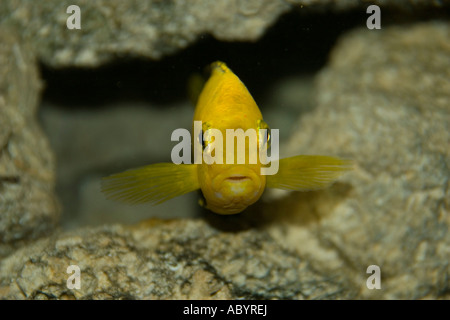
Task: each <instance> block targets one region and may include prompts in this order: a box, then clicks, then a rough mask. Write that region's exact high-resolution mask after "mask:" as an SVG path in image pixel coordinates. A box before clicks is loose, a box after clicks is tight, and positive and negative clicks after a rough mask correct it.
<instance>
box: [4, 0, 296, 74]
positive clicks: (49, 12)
mask: <svg viewBox="0 0 450 320" xmlns="http://www.w3.org/2000/svg"><path fill="white" fill-rule="evenodd" d="M72 4H74V3H73V1H70V0H64V1H45V2H40V3H38V2H30V1H22V0H5V1H2V2H1V3H0V21H2V23H1V25H12V26H14V27H16V28H18V29H20V30H22V34H23V35H24V37H26V38H29V39H30V40H31V42H32V43H33V44H34V48H35V50H36V51H37V53H38V55H39V57H41V59H42V60H43V61H44V62H45V63H46V64H48V65H52V66H55V67H62V66H69V65H72V66H73V65H76V66H95V65H99V64H101V63H104V62H107V61H110V60H111V59H112V58H115V57H117V56H120V55H123V54H128V55H133V56H137V55H139V56H146V57H150V58H153V59H158V58H161V57H162V56H165V55H168V54H172V53H174V52H176V51H178V50H180V49H182V48H185V47H186V46H187V45H189V44H190V43H192V42H194V41H195V40H196V39H197V38H198V37H199V36H200V35H201V34H205V33H209V34H212V35H213V36H215V37H216V38H217V39H220V40H256V39H258V38H259V37H260V36H261V35H262V34H263V33H264V31H265V29H266V28H267V27H268V26H270V25H271V24H272V23H273V22H274V21H275V20H276V19H277V17H278V16H279V15H280V14H282V13H283V12H286V11H287V10H288V9H289V8H290V5H289V4H287V3H285V2H284V1H272V0H256V1H255V0H252V1H241V0H239V1H229V0H217V1H183V0H172V1H159V0H153V1H140V0H133V1H110V0H102V1H88V0H82V1H77V5H78V6H79V7H80V9H81V30H68V29H67V26H66V20H67V18H68V17H69V16H70V14H67V13H66V10H67V7H68V6H69V5H72ZM1 13H3V14H1Z"/></svg>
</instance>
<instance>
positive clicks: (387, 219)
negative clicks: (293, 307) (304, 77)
mask: <svg viewBox="0 0 450 320" xmlns="http://www.w3.org/2000/svg"><path fill="white" fill-rule="evenodd" d="M449 39H450V25H449V24H448V23H442V22H441V23H438V22H432V23H426V24H425V23H424V24H416V25H414V26H409V27H408V28H405V27H390V28H385V29H382V31H379V32H378V31H377V32H368V31H367V29H360V30H356V31H353V32H350V33H349V34H347V35H345V36H343V37H342V38H341V39H340V41H339V42H338V45H337V46H336V48H335V49H334V50H333V52H332V54H331V61H330V64H329V66H327V68H325V69H324V70H323V71H322V72H321V74H320V75H319V77H318V85H317V88H316V89H317V90H316V96H317V106H316V108H315V109H314V110H313V111H312V112H310V113H307V114H304V115H303V116H302V118H301V119H300V121H299V122H298V128H299V130H298V132H297V134H295V135H294V136H293V137H292V139H291V141H290V143H289V145H288V150H289V151H288V153H289V154H331V155H333V154H335V155H341V156H344V157H347V158H350V159H353V160H355V162H356V167H355V170H354V172H353V173H351V174H348V175H346V176H345V177H344V178H343V179H342V180H341V182H340V183H338V184H336V185H335V186H334V187H333V188H331V189H329V190H325V191H321V192H314V193H311V194H295V193H293V194H290V195H287V196H286V195H285V196H284V197H283V196H281V198H280V200H279V204H278V206H276V204H275V203H271V204H270V205H269V206H267V207H266V210H267V211H268V212H267V213H266V214H267V215H269V214H271V212H273V211H276V212H279V213H280V214H281V217H280V219H282V220H285V221H286V223H287V224H288V225H289V227H286V229H285V232H283V233H281V232H280V230H279V227H278V226H274V227H272V233H271V234H272V235H273V236H274V238H276V239H279V240H280V241H281V242H282V243H284V244H285V245H286V247H287V248H290V249H293V250H297V251H298V252H299V253H301V254H303V255H306V254H308V255H309V256H310V257H311V259H312V260H313V261H316V262H317V263H319V265H321V266H323V267H324V268H325V267H330V266H333V267H334V268H339V269H340V270H342V272H344V273H347V274H348V275H349V278H351V279H353V281H355V285H359V286H360V288H361V291H360V295H359V297H362V298H380V297H382V298H389V299H418V298H433V299H434V298H442V299H445V298H446V299H448V298H449V297H450V296H449V294H450V290H449V280H448V279H449V272H450V269H449V262H448V261H449V257H450V237H449V235H448V227H449V224H450V216H449V199H450V191H449V180H448V179H449V176H450V171H449V168H450V149H449V145H450V143H449V142H450V133H449V130H448V128H450V111H449V110H450V109H449V106H450V82H449V79H450V59H449V57H450V43H449V41H448V40H449ZM300 217H301V218H300ZM299 243H302V244H303V245H301V246H300V245H299ZM372 264H374V265H378V266H380V268H381V275H382V290H368V289H367V288H366V286H365V278H366V277H367V276H368V275H366V274H365V271H366V268H367V267H368V266H369V265H372ZM319 268H320V269H321V268H322V267H319ZM351 274H353V277H352V276H350V275H351Z"/></svg>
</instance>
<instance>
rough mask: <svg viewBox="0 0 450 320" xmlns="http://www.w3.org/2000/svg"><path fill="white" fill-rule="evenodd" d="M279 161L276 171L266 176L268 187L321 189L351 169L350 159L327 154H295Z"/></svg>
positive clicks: (303, 189)
mask: <svg viewBox="0 0 450 320" xmlns="http://www.w3.org/2000/svg"><path fill="white" fill-rule="evenodd" d="M279 161H280V163H279V169H278V172H277V173H276V174H274V175H268V176H267V177H266V179H267V182H266V186H267V187H269V188H278V189H284V190H295V191H309V190H318V189H323V188H326V187H328V186H330V185H331V184H332V183H333V182H334V181H335V180H336V179H337V178H339V177H340V176H341V175H342V174H344V173H345V172H346V171H349V170H351V169H352V161H350V160H344V159H340V158H334V157H328V156H295V157H290V158H284V159H281V160H279Z"/></svg>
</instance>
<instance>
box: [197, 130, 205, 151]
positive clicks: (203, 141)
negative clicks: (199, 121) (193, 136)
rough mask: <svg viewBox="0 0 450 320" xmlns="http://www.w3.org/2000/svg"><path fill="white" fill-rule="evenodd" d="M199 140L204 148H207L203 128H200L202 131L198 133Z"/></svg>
mask: <svg viewBox="0 0 450 320" xmlns="http://www.w3.org/2000/svg"><path fill="white" fill-rule="evenodd" d="M198 142H200V143H201V145H202V149H203V150H205V148H206V142H205V140H204V139H203V130H200V133H199V134H198Z"/></svg>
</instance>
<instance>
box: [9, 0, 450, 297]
mask: <svg viewBox="0 0 450 320" xmlns="http://www.w3.org/2000/svg"><path fill="white" fill-rule="evenodd" d="M163 3H168V4H164V5H163ZM182 3H183V2H182V1H171V2H159V1H149V2H147V3H146V4H145V5H144V4H142V3H141V2H139V3H138V2H137V1H136V2H127V3H126V4H125V3H122V2H121V3H120V4H119V3H118V2H117V3H116V2H112V1H108V2H101V1H99V2H95V4H93V3H92V4H91V3H90V2H87V1H86V2H82V1H81V2H80V6H81V7H82V8H84V9H83V10H84V12H85V13H87V17H85V16H83V17H85V18H83V19H84V21H85V23H86V24H83V29H82V30H81V31H71V32H70V33H69V32H68V30H67V29H65V20H66V18H67V14H66V13H65V9H66V6H67V4H68V2H64V1H63V2H58V3H57V4H55V3H53V2H52V1H48V2H45V4H42V6H40V5H39V6H38V5H37V4H35V3H34V2H28V1H19V0H17V1H14V0H6V1H2V2H1V3H0V18H1V19H0V21H1V22H0V25H1V27H2V28H1V30H2V31H1V32H0V40H1V41H0V43H1V45H0V75H1V76H0V213H1V215H0V239H1V242H0V257H1V260H0V297H1V298H6V299H58V298H59V299H73V298H75V299H92V298H95V299H127V298H134V299H177V298H178V299H179V298H187V299H226V298H228V299H238V298H247V299H272V298H274V299H352V298H368V299H373V298H383V299H419V298H429V299H450V289H449V288H450V285H449V280H448V279H449V273H450V270H449V263H448V257H449V256H450V237H449V236H448V226H449V224H450V217H449V214H448V211H449V203H448V199H450V194H449V188H448V178H449V176H450V172H449V167H450V160H449V159H450V150H449V148H448V145H449V142H450V135H449V131H448V128H449V127H450V114H449V107H448V106H449V105H450V83H449V81H448V79H450V73H449V72H450V71H449V70H450V59H449V58H448V57H449V56H450V46H449V42H448V39H449V38H450V25H449V23H448V22H439V21H437V20H436V21H431V22H428V23H412V24H409V25H398V26H395V25H393V26H390V27H383V29H382V30H373V31H369V30H367V29H365V28H364V29H358V30H354V31H351V32H348V33H346V34H344V35H343V36H342V37H341V38H340V40H339V41H338V43H337V44H336V46H335V48H334V50H333V51H332V53H331V55H330V61H329V63H328V64H327V65H326V66H325V67H324V69H323V70H322V71H321V72H320V73H319V74H318V75H317V77H316V83H315V86H314V88H315V90H314V92H315V93H314V95H315V100H314V101H309V98H310V97H311V96H310V95H309V94H308V92H309V91H310V90H309V89H308V88H311V83H309V82H308V80H306V83H305V81H304V80H305V78H304V75H302V76H299V77H298V78H291V80H290V79H288V80H286V79H284V81H287V82H286V84H283V85H282V87H283V89H282V90H279V91H277V92H278V94H279V96H275V97H273V99H272V100H270V98H269V105H271V106H273V109H274V110H275V109H276V108H275V107H276V106H277V103H276V101H278V99H281V100H283V101H282V103H281V105H282V104H283V103H284V104H285V108H287V109H289V110H290V111H289V115H287V114H284V115H282V116H281V117H279V118H278V120H275V121H274V123H275V126H280V127H282V125H281V124H282V123H285V122H288V125H289V126H290V127H291V128H292V129H293V132H294V134H293V136H292V137H291V138H290V140H289V142H288V143H287V144H285V145H284V146H282V148H281V150H285V151H284V152H283V153H284V154H285V155H293V154H326V155H339V156H343V157H347V158H350V159H353V160H355V162H356V166H355V170H354V172H352V173H349V174H347V175H345V176H344V177H343V178H342V179H341V180H340V181H339V182H338V183H336V184H335V185H334V186H333V187H332V188H330V189H327V190H324V191H317V192H309V193H285V192H278V191H271V192H268V193H267V195H266V197H265V198H264V199H263V200H262V201H260V202H259V203H258V205H256V206H254V207H252V208H251V209H250V210H248V211H247V212H245V213H243V214H241V215H238V216H231V217H222V216H218V215H214V214H212V213H208V214H205V213H201V212H199V211H198V209H192V206H188V205H187V203H190V202H192V201H186V202H182V205H181V206H179V207H170V206H169V207H165V208H162V207H156V209H154V210H155V211H154V212H152V214H155V215H157V214H158V211H160V212H159V214H161V216H164V215H165V214H166V213H167V212H171V213H174V212H175V213H177V211H180V212H181V211H182V212H181V214H186V215H187V216H188V215H189V214H190V213H189V212H190V210H192V212H191V213H192V214H193V215H196V216H198V215H200V216H201V219H194V218H189V219H177V220H173V221H161V220H155V219H153V220H148V221H144V222H142V223H140V224H137V225H134V226H126V225H125V224H126V222H128V223H129V222H130V221H132V219H129V220H127V221H126V220H124V221H123V222H124V224H123V225H108V224H105V225H103V226H98V227H85V228H77V229H75V230H72V231H57V232H55V231H56V230H57V226H58V224H57V221H58V216H59V214H58V212H59V210H58V205H57V201H56V200H55V195H54V190H53V189H54V181H55V176H54V175H55V166H54V157H53V155H52V151H51V150H50V148H49V144H48V142H47V139H46V137H45V136H44V135H43V134H42V132H41V130H40V128H39V125H38V123H37V121H36V118H35V113H36V106H37V105H38V100H39V94H40V90H41V81H40V80H39V77H38V72H37V67H36V59H41V60H42V61H44V63H46V64H48V65H52V66H55V67H63V66H97V65H99V64H101V63H104V62H106V61H110V60H111V59H114V58H117V57H118V56H121V55H122V54H127V55H139V56H145V57H151V58H159V57H161V56H163V55H166V54H170V53H173V52H175V51H176V50H180V49H181V48H183V47H185V46H187V45H188V44H189V43H191V42H192V41H194V40H195V39H196V38H197V37H198V36H199V35H201V34H202V33H210V34H213V35H214V36H215V37H217V38H218V39H226V40H255V39H257V38H258V37H259V36H261V34H263V32H264V30H265V29H266V28H267V27H268V26H269V25H270V24H271V23H272V22H273V21H275V20H276V18H277V17H278V16H279V15H280V14H281V13H282V12H285V11H286V10H289V8H290V6H292V5H295V6H298V7H300V6H301V5H302V4H303V5H311V6H312V5H313V4H314V5H315V6H316V8H317V6H320V5H323V6H324V8H327V6H332V7H335V8H337V9H343V8H349V7H352V6H355V5H356V4H355V3H356V1H345V2H339V3H340V5H339V7H338V6H334V5H332V4H331V2H330V1H267V2H265V1H248V2H245V4H244V2H240V1H235V2H227V9H226V10H225V9H224V7H223V6H224V5H225V1H217V2H214V3H215V6H214V7H208V8H210V10H209V11H208V10H207V11H203V12H202V11H201V10H200V7H201V6H203V7H202V10H204V9H205V8H204V6H205V5H204V4H202V2H199V3H198V6H199V7H196V6H195V5H193V6H190V7H189V8H188V7H186V6H184V5H183V4H182ZM208 3H209V2H208ZM380 3H382V2H381V1H380ZM402 3H409V1H404V2H402ZM414 3H422V2H417V1H415V2H414ZM146 5H148V6H149V7H148V8H151V10H150V9H146V8H145V6H146ZM243 6H244V7H243ZM347 6H348V7H347ZM86 8H87V9H86ZM178 10H179V11H178ZM233 10H234V11H233ZM239 10H240V11H239ZM242 10H243V11H242ZM136 11H138V12H136ZM238 11H239V13H237V12H238ZM205 12H208V14H206V13H205ZM181 13H183V14H181ZM100 17H101V18H100ZM186 19H187V20H186ZM209 19H211V20H209ZM131 21H132V22H133V23H131ZM180 21H181V22H180ZM208 21H209V22H208ZM211 21H215V22H214V23H213V22H211ZM230 26H232V27H230ZM5 28H8V29H7V31H5ZM89 30H90V31H89ZM252 58H253V57H252ZM290 76H292V75H290ZM289 92H291V93H289ZM283 97H285V98H283ZM297 100H301V101H298V104H299V107H298V110H297V111H298V114H299V115H300V118H299V120H298V121H297V122H295V123H294V122H293V121H292V118H293V117H292V114H294V113H295V109H296V107H295V104H296V101H297ZM305 101H307V102H305ZM305 103H306V106H305ZM300 104H302V105H301V106H300ZM176 107H177V108H178V107H180V106H176ZM182 108H184V105H183V107H180V108H179V110H183V111H178V113H177V116H179V117H180V118H179V119H173V122H172V123H171V125H176V126H180V127H185V125H181V122H182V121H184V120H182V119H181V115H182V114H183V113H186V114H187V113H189V110H188V109H182ZM282 109H283V108H281V107H280V108H279V109H276V110H277V111H279V112H281V110H282ZM287 109H286V110H287ZM49 110H50V111H49V113H47V117H45V121H46V122H44V123H46V124H47V125H49V126H50V127H53V128H54V129H55V130H54V132H57V134H58V135H59V137H54V136H53V137H52V138H51V141H52V144H53V145H55V146H56V149H57V151H58V155H59V156H60V159H61V160H63V161H65V163H66V164H65V165H63V166H61V167H60V169H59V170H61V171H58V174H63V177H65V178H67V181H65V183H66V184H62V186H65V187H64V188H66V189H67V190H66V191H67V192H68V193H70V192H72V193H74V194H76V195H77V196H79V197H78V199H81V201H80V202H79V207H78V208H77V210H76V211H78V212H80V211H82V212H83V213H84V214H81V215H78V216H76V217H75V218H78V219H80V220H82V221H83V223H85V224H91V225H93V224H98V223H100V222H102V223H104V221H105V219H104V218H103V217H104V216H107V215H108V214H109V213H111V214H114V215H116V217H117V215H119V214H122V216H124V217H130V216H131V214H130V213H131V212H135V210H136V209H134V208H133V207H131V208H123V209H121V208H120V207H114V208H112V207H111V206H112V204H109V205H108V204H106V202H105V203H104V204H102V203H101V202H99V201H97V199H98V194H97V195H95V192H98V191H96V187H95V186H96V184H97V182H98V178H99V177H100V176H102V175H103V174H104V170H105V169H104V168H105V167H108V168H110V167H112V166H114V164H111V163H109V164H108V162H110V161H112V162H116V164H115V165H117V166H121V165H122V164H120V163H121V162H122V161H126V160H125V158H127V154H131V153H133V156H136V157H138V158H143V157H148V158H149V162H151V161H150V160H152V161H153V159H156V158H157V157H158V155H156V153H157V152H160V150H166V151H167V149H168V146H156V145H154V144H152V143H148V142H147V144H146V142H145V141H141V144H140V145H139V146H141V145H142V144H144V145H145V147H146V149H148V150H146V151H144V152H143V153H142V154H139V152H138V149H137V148H136V145H129V146H128V145H127V142H126V141H127V139H129V140H136V139H137V138H136V136H134V134H135V133H134V132H133V131H128V133H127V135H121V134H120V133H119V131H117V132H114V130H111V128H116V127H117V125H118V123H120V122H121V121H120V120H121V119H127V121H126V122H132V123H133V124H135V126H136V127H139V126H141V129H139V130H142V128H143V127H144V126H145V125H146V123H147V121H150V122H151V121H153V122H152V125H153V126H154V127H156V126H157V125H158V122H160V120H161V119H163V118H166V117H168V115H167V114H166V113H164V112H162V113H161V114H159V118H158V117H156V118H155V117H154V116H155V113H153V111H151V112H149V111H148V110H145V108H142V109H140V110H138V112H135V111H136V109H134V111H133V110H132V109H129V111H130V112H129V113H126V114H124V113H122V112H123V110H112V109H111V110H108V111H106V112H102V113H100V114H94V113H90V112H86V110H84V111H82V112H81V113H79V112H80V111H76V112H72V111H68V110H65V111H64V112H61V113H59V111H58V110H56V109H55V110H51V109H49ZM292 112H293V113H292ZM82 113H83V114H82ZM270 114H272V115H273V116H276V115H277V113H276V112H275V111H269V112H268V115H269V117H270ZM126 117H128V118H126ZM86 119H89V120H86ZM161 121H162V120H161ZM171 121H172V120H171ZM178 121H180V122H178ZM276 121H279V122H278V124H279V125H278V124H276V123H277V122H276ZM97 123H101V125H100V124H99V125H98V126H97ZM111 132H113V133H114V134H111ZM120 132H127V131H126V130H120ZM88 133H89V134H88ZM90 133H95V134H90ZM166 133H167V132H166ZM82 134H84V135H85V136H87V137H88V138H89V139H82V138H83V137H82V136H79V135H82ZM92 137H96V139H97V140H98V141H97V142H92V141H91V142H90V143H89V144H86V141H89V140H94V139H92ZM58 138H60V139H58ZM78 139H79V140H78ZM117 144H120V145H126V146H127V149H120V148H117V149H116V148H115V146H116V145H117ZM100 145H101V146H100ZM102 146H104V147H105V148H103V149H101V150H104V151H105V152H106V151H107V152H109V153H105V154H104V153H103V152H98V149H99V148H101V147H102ZM157 149H158V151H156V150H157ZM61 151H62V152H61ZM96 151H97V152H96ZM83 152H84V153H83ZM61 155H62V157H61ZM150 158H151V159H150ZM136 161H141V160H136ZM117 163H119V164H117ZM99 168H101V169H99ZM65 178H63V180H64V179H65ZM77 180H78V181H80V182H81V183H79V184H78V185H77V186H75V187H74V184H72V183H73V182H75V181H77ZM63 183H64V181H63ZM92 195H94V196H92ZM75 198H76V199H77V197H75ZM185 200H186V199H185ZM176 208H178V209H176ZM180 208H181V209H180ZM196 208H197V207H196ZM122 210H123V211H122ZM146 214H149V211H147V209H145V208H144V209H142V217H143V216H145V215H146ZM102 215H103V216H102ZM180 216H181V215H180ZM99 217H100V218H99ZM135 218H136V217H135ZM113 220H114V218H113ZM110 221H111V220H110ZM79 224H80V223H79ZM81 224H82V223H81ZM39 237H41V238H42V239H39V240H36V241H33V242H32V243H30V240H35V239H37V238H39ZM70 265H77V266H79V267H80V271H81V288H80V289H79V290H77V289H69V288H68V287H67V279H68V278H69V276H70V275H69V274H68V273H67V272H66V270H67V267H68V266H70ZM370 265H378V266H379V267H380V270H381V290H369V289H368V288H367V287H366V280H367V278H368V276H369V274H367V272H366V270H367V267H368V266H370Z"/></svg>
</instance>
